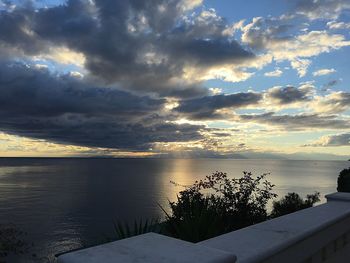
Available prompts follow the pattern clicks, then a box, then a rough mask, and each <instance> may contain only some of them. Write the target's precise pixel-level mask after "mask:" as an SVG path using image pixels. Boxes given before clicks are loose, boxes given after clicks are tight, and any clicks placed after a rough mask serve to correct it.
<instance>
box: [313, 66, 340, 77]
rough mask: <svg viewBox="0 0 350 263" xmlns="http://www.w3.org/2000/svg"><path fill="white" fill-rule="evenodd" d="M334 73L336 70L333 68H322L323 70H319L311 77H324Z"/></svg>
mask: <svg viewBox="0 0 350 263" xmlns="http://www.w3.org/2000/svg"><path fill="white" fill-rule="evenodd" d="M334 72H336V70H335V69H334V68H330V69H328V68H324V69H319V70H317V71H315V72H313V73H312V75H314V76H324V75H328V74H331V73H334Z"/></svg>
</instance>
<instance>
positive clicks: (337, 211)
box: [199, 194, 350, 262]
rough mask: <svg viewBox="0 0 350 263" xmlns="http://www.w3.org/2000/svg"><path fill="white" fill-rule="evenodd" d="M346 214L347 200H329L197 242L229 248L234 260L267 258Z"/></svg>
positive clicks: (348, 209)
mask: <svg viewBox="0 0 350 263" xmlns="http://www.w3.org/2000/svg"><path fill="white" fill-rule="evenodd" d="M348 195H349V196H350V194H348ZM349 196H346V198H347V197H349ZM349 200H350V199H349ZM346 217H350V202H329V203H326V204H323V205H319V206H316V207H312V208H308V209H304V210H301V211H298V212H295V213H292V214H288V215H285V216H282V217H278V218H275V219H272V220H268V221H265V222H262V223H259V224H256V225H252V226H249V227H246V228H243V229H240V230H237V231H234V232H230V233H227V234H224V235H221V236H218V237H214V238H211V239H208V240H205V241H202V242H200V243H199V244H201V245H204V246H208V247H213V248H220V249H222V250H225V251H229V252H232V253H233V254H235V255H236V256H237V258H238V262H256V261H257V260H256V259H258V258H267V257H269V256H271V255H273V254H275V253H277V252H279V251H281V250H283V249H285V248H287V247H289V246H291V245H293V244H296V243H297V242H298V241H300V240H303V239H305V238H306V237H308V236H311V235H312V234H314V233H317V232H318V231H321V230H322V229H325V228H326V227H328V226H331V225H332V224H335V223H336V222H338V221H340V220H342V219H344V218H346Z"/></svg>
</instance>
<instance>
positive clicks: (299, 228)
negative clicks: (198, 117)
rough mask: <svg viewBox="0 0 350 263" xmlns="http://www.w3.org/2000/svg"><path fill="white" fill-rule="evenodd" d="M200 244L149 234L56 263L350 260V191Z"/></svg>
mask: <svg viewBox="0 0 350 263" xmlns="http://www.w3.org/2000/svg"><path fill="white" fill-rule="evenodd" d="M326 198H327V203H325V204H322V205H319V206H316V207H313V208H308V209H304V210H301V211H298V212H295V213H292V214H289V215H285V216H282V217H279V218H275V219H272V220H268V221H265V222H262V223H259V224H256V225H253V226H249V227H246V228H243V229H240V230H237V231H234V232H230V233H227V234H224V235H221V236H218V237H215V238H211V239H208V240H205V241H202V242H199V243H196V244H193V243H189V242H185V241H182V240H178V239H174V238H170V237H166V236H163V235H159V234H155V233H148V234H144V235H140V236H135V237H132V238H128V239H124V240H120V241H115V242H111V243H107V244H103V245H100V246H96V247H91V248H87V249H82V250H78V251H74V252H70V253H66V254H63V255H61V256H59V257H58V263H112V262H113V263H119V262H123V263H129V262H143V263H154V262H164V263H165V262H167V263H173V262H179V263H180V262H191V263H193V262H201V263H216V262H217V263H225V262H227V263H230V262H232V263H233V262H238V263H255V262H271V263H272V262H276V263H277V262H283V263H289V262H293V263H295V262H305V263H313V262H327V263H328V262H329V263H330V262H350V193H334V194H330V195H327V196H326Z"/></svg>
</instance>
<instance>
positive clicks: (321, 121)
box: [238, 112, 350, 130]
mask: <svg viewBox="0 0 350 263" xmlns="http://www.w3.org/2000/svg"><path fill="white" fill-rule="evenodd" d="M337 117H338V116H336V115H317V114H298V115H287V114H284V115H276V114H275V113H273V112H269V113H264V114H255V115H239V116H238V120H239V121H242V122H254V123H260V124H269V125H274V126H280V127H282V128H284V129H286V130H305V129H307V128H317V129H335V130H336V129H348V128H350V122H349V120H348V119H338V118H337Z"/></svg>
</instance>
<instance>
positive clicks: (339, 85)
mask: <svg viewBox="0 0 350 263" xmlns="http://www.w3.org/2000/svg"><path fill="white" fill-rule="evenodd" d="M349 53H350V46H348V47H343V48H341V49H339V50H334V51H332V52H330V53H323V54H320V55H319V56H317V57H313V58H312V64H311V65H310V67H309V70H308V76H309V77H310V78H312V79H313V80H314V81H315V86H316V87H318V88H319V89H321V90H324V89H326V88H327V84H329V83H330V82H331V81H336V84H335V85H333V86H331V87H329V88H330V89H331V90H333V91H347V92H349V91H350V87H349V84H348V83H350V67H349ZM320 69H335V70H336V72H334V73H331V74H327V75H323V76H313V75H312V74H313V72H315V71H317V70H320Z"/></svg>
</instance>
